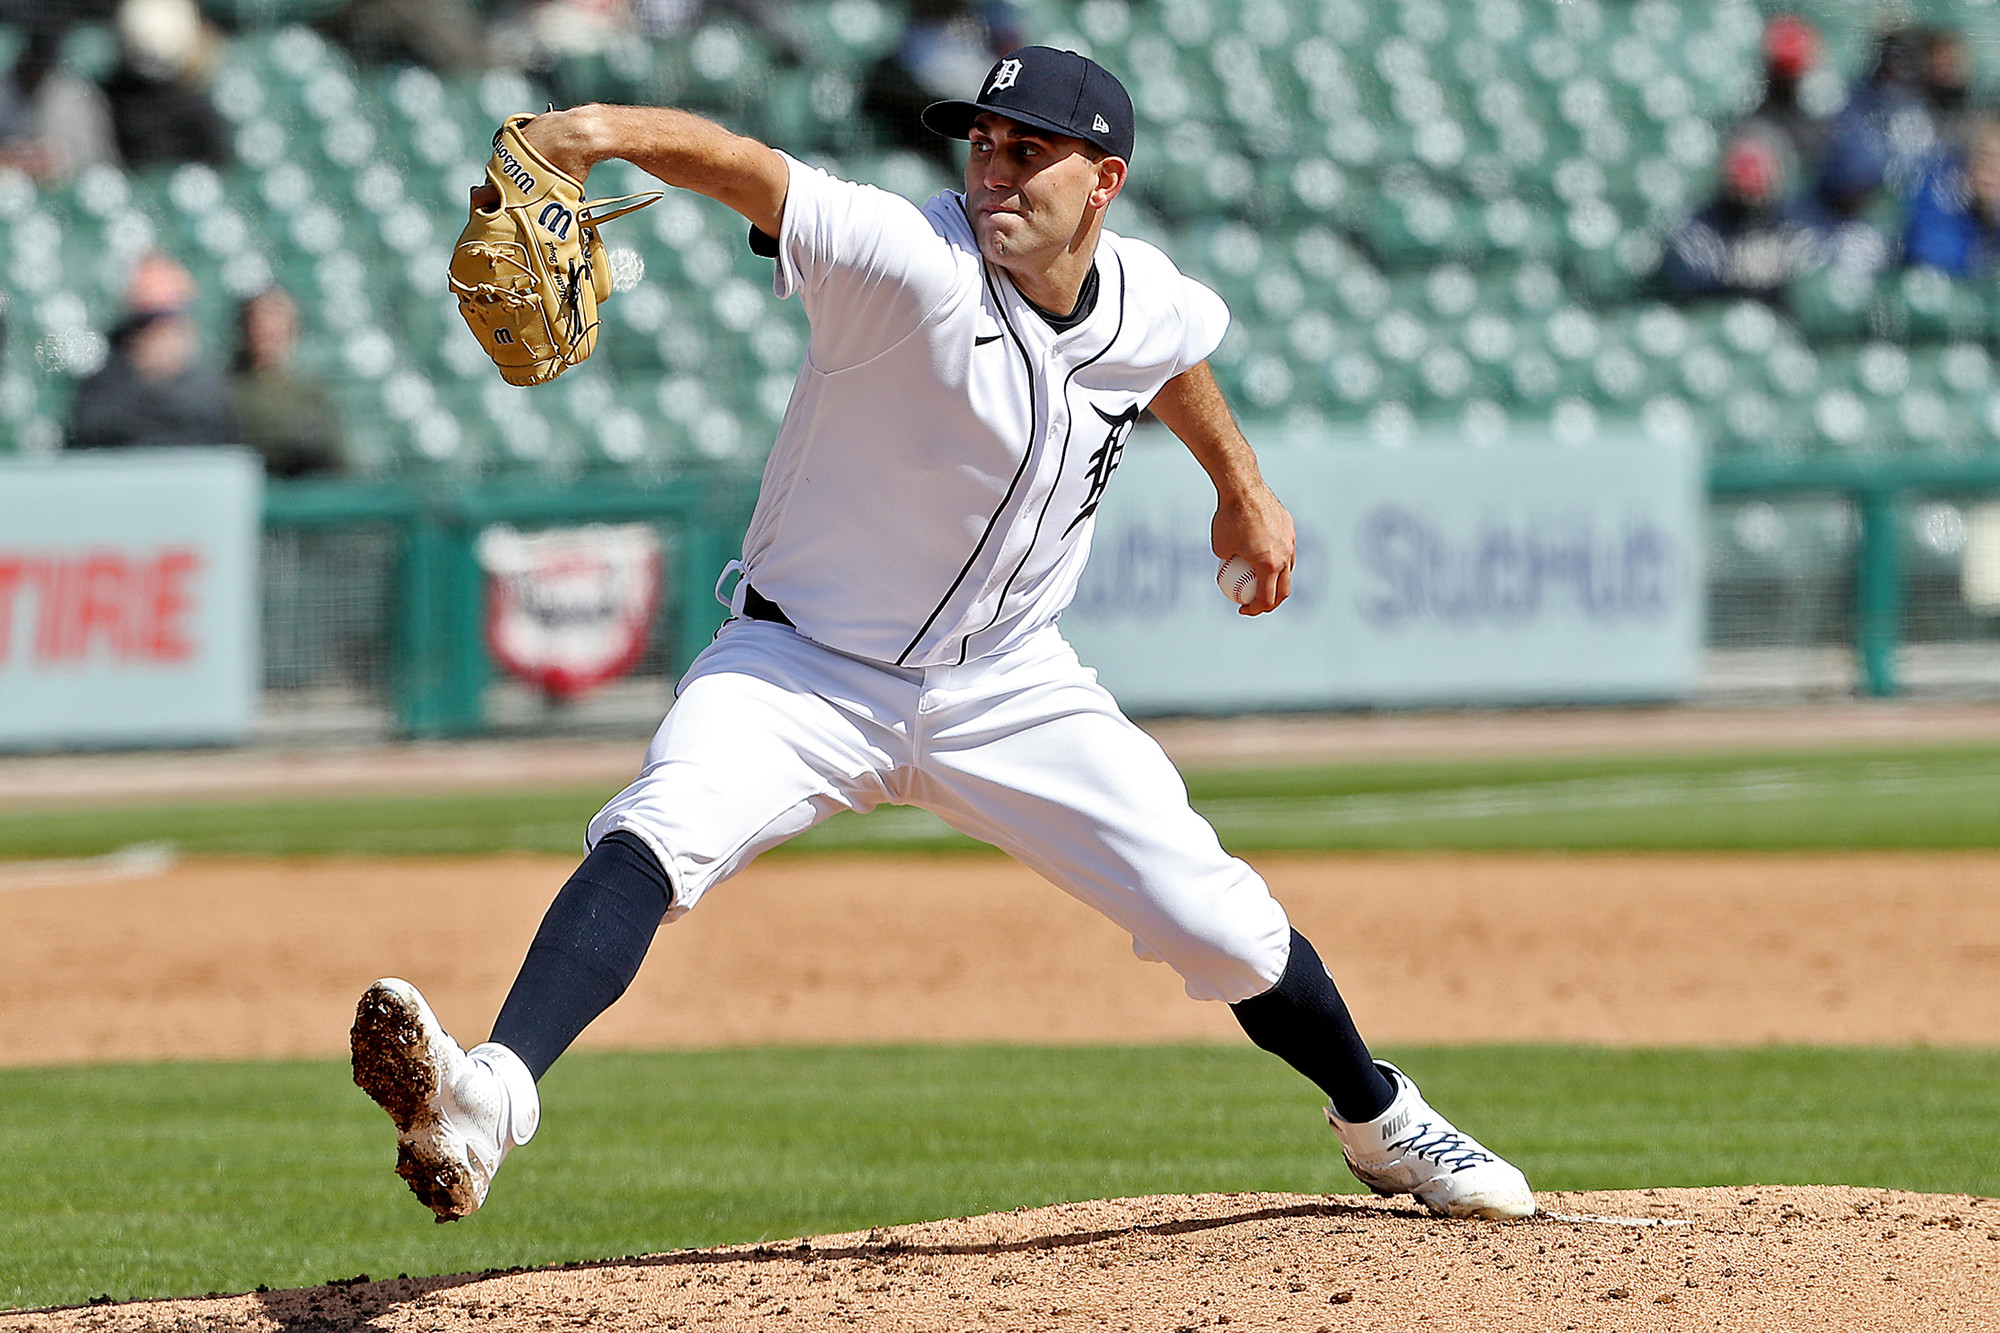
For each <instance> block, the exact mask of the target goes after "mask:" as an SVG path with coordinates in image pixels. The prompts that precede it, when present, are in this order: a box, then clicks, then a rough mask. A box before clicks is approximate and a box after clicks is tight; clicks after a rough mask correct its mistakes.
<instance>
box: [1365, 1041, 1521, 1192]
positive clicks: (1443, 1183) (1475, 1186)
mask: <svg viewBox="0 0 2000 1333" xmlns="http://www.w3.org/2000/svg"><path fill="white" fill-rule="evenodd" d="M1375 1063H1376V1066H1377V1067H1378V1068H1380V1069H1381V1071H1382V1073H1383V1075H1384V1076H1385V1077H1386V1078H1388V1080H1389V1082H1390V1083H1391V1084H1392V1085H1393V1086H1394V1087H1395V1089H1396V1098H1395V1100H1394V1101H1392V1102H1390V1103H1389V1106H1388V1109H1386V1110H1384V1111H1383V1112H1382V1114H1381V1115H1378V1116H1376V1117H1375V1118H1374V1119H1373V1120H1368V1121H1363V1122H1361V1123H1358V1124H1357V1123H1351V1122H1349V1121H1345V1120H1342V1119H1341V1118H1340V1117H1339V1116H1338V1115H1336V1114H1334V1111H1333V1108H1332V1107H1328V1108H1327V1111H1326V1118H1327V1121H1328V1123H1330V1124H1331V1125H1332V1126H1333V1132H1334V1133H1335V1134H1337V1135H1339V1137H1340V1147H1341V1151H1342V1152H1343V1153H1344V1154H1345V1155H1346V1157H1347V1167H1348V1169H1349V1170H1350V1171H1352V1172H1354V1177H1355V1179H1356V1180H1359V1181H1360V1182H1361V1183H1362V1184H1364V1185H1366V1186H1367V1187H1368V1188H1369V1189H1371V1190H1374V1191H1375V1192H1376V1193H1377V1194H1383V1195H1391V1194H1413V1195H1415V1196H1416V1198H1417V1202H1419V1203H1421V1204H1423V1206H1424V1207H1426V1208H1428V1209H1430V1211H1431V1212H1432V1213H1433V1214H1435V1215H1436V1216H1438V1217H1485V1218H1496V1219H1497V1218H1509V1217H1527V1216H1529V1215H1531V1214H1532V1213H1533V1212H1534V1211H1535V1195H1534V1192H1533V1191H1532V1190H1530V1189H1529V1188H1528V1178H1527V1177H1526V1176H1524V1175H1522V1174H1521V1173H1520V1171H1519V1170H1517V1169H1516V1168H1515V1167H1513V1166H1512V1165H1510V1164H1509V1163H1507V1162H1506V1161H1504V1160H1502V1159H1501V1158H1500V1157H1498V1156H1497V1155H1495V1154H1494V1153H1492V1152H1490V1151H1488V1150H1487V1149H1486V1148H1484V1147H1481V1146H1480V1144H1479V1142H1478V1141H1477V1140H1476V1139H1474V1138H1473V1137H1472V1136H1471V1135H1469V1134H1465V1133H1461V1132H1460V1131H1459V1130H1457V1129H1455V1128H1453V1126H1452V1123H1451V1122H1450V1121H1449V1120H1446V1119H1445V1118H1444V1117H1443V1116H1441V1115H1439V1114H1438V1113H1437V1112H1436V1111H1434V1110H1432V1109H1431V1108H1430V1106H1429V1105H1428V1104H1427V1103H1426V1102H1425V1101H1424V1098H1423V1094H1422V1093H1420V1092H1418V1091H1417V1085H1416V1084H1414V1083H1412V1082H1411V1081H1410V1079H1409V1076H1408V1075H1406V1074H1404V1073H1403V1071H1402V1070H1400V1069H1398V1068H1396V1067H1395V1066H1394V1065H1392V1064H1389V1063H1387V1062H1386V1061H1381V1060H1378V1061H1376V1062H1375Z"/></svg>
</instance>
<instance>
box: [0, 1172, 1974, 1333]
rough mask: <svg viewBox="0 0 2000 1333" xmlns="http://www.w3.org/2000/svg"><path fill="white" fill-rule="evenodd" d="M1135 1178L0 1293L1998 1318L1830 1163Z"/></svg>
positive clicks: (1276, 1313)
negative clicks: (496, 1246)
mask: <svg viewBox="0 0 2000 1333" xmlns="http://www.w3.org/2000/svg"><path fill="white" fill-rule="evenodd" d="M1540 1197H1541V1203H1542V1208H1543V1213H1542V1215H1541V1216H1539V1217H1536V1218H1532V1219H1529V1220H1527V1221H1522V1222H1508V1223H1495V1222H1441V1221H1437V1220H1434V1219H1432V1218H1430V1217H1427V1216H1425V1215H1424V1214H1423V1213H1422V1211H1421V1210H1420V1209H1418V1208H1416V1207H1414V1206H1412V1205H1411V1204H1410V1203H1409V1202H1408V1201H1407V1200H1378V1199H1373V1198H1367V1197H1354V1196H1346V1195H1334V1196H1307V1195H1298V1194H1203V1195H1196V1196H1193V1197H1187V1196H1164V1195H1156V1196H1152V1197H1148V1198H1142V1199H1114V1200H1108V1201H1099V1202H1092V1203H1072V1204H1060V1205H1057V1206H1054V1207H1049V1208H1032V1209H1023V1210H1020V1211H1017V1212H1012V1213H996V1214H990V1215H988V1216H985V1217H972V1218H962V1219H959V1220H956V1221H950V1222H924V1223H917V1224H914V1225H910V1226H898V1227H884V1228H880V1229H877V1230H874V1231H869V1232H865V1233H864V1232H856V1233H853V1234H850V1235H843V1236H818V1237H814V1238H812V1239H810V1240H795V1241H783V1242H779V1243H776V1244H766V1245H747V1246H732V1247H728V1248H723V1249H714V1250H681V1251H678V1252H675V1253H671V1254H659V1255H649V1256H646V1257H643V1258H634V1259H622V1260H616V1261H611V1262H605V1263H596V1264H583V1265H573V1266H570V1267H566V1268H559V1269H544V1270H537V1271H531V1272H514V1273H493V1274H486V1275H478V1276H463V1277H446V1278H424V1279H405V1280H398V1281H390V1282H369V1281H367V1280H365V1279H355V1280H353V1281H350V1282H345V1283H333V1284H329V1285H327V1286H324V1287H315V1288H311V1289H308V1290H303V1291H284V1292H269V1293H264V1294H259V1295H253V1296H235V1297H225V1298H217V1299H209V1300H198V1301H194V1300H190V1301H153V1302H141V1303H136V1304H132V1305H124V1306H98V1307H95V1308H89V1309H77V1310H60V1311H49V1312H42V1313H37V1314H16V1315H12V1316H0V1328H4V1329H6V1330H9V1333H12V1331H13V1330H17V1329H18V1330H25V1329H34V1330H38V1331H43V1330H45V1331H46V1333H57V1331H58V1330H83V1329H89V1330H92V1331H93V1333H98V1331H107V1330H141V1329H143V1330H149V1331H151V1330H181V1329H187V1330H193V1329H203V1330H210V1329H232V1330H233V1329H244V1330H248V1329H255V1330H259V1331H260V1333H261V1331H263V1330H280V1329H285V1330H296V1329H350V1328H361V1327H365V1328H368V1329H381V1330H392V1329H409V1330H425V1331H426V1333H461V1331H465V1330H480V1331H481V1333H514V1331H515V1330H519V1331H521V1333H540V1331H541V1330H547V1329H586V1328H587V1329H603V1330H623V1329H633V1330H638V1329H645V1330H656V1329H702V1328H712V1329H740V1328H750V1327H755V1328H757V1329H759V1330H771V1331H772V1333H779V1331H780V1330H800V1331H801V1333H803V1331H805V1330H813V1331H814V1333H820V1331H821V1330H826V1329H841V1328H861V1329H895V1330H905V1329H907V1330H917V1329H930V1330H940V1331H941V1333H942V1331H946V1330H950V1331H954V1333H955V1331H956V1330H965V1329H1019V1330H1030V1329H1032V1330H1070V1329H1077V1330H1082V1329H1090V1330H1099V1329H1112V1330H1117V1329H1135V1330H1194V1329H1204V1330H1205V1329H1220V1328H1229V1327H1234V1328H1253V1329H1286V1330H1294V1329H1295V1330H1303V1333H1317V1331H1318V1330H1326V1331H1327V1333H1337V1331H1338V1330H1345V1329H1371V1328H1376V1329H1396V1330H1412V1329H1418V1328H1422V1329H1426V1330H1432V1331H1433V1333H1445V1331H1446V1330H1464V1331H1465V1333H1492V1331H1493V1330H1516V1329H1519V1330H1537V1333H1539V1331H1540V1330H1548V1329H1556V1330H1570V1329H1578V1330H1595V1329H1606V1330H1609V1329H1619V1330H1627V1331H1630V1330H1646V1329H1676V1330H1684V1329H1715V1328H1721V1329H1726V1330H1729V1333H1746V1331H1747V1330H1761V1329H1768V1330H1773V1331H1774V1333H1776V1331H1778V1330H1783V1331H1784V1333H1796V1331H1797V1330H1802V1329H1827V1330H1840V1333H1868V1331H1869V1330H1878V1329H1880V1330H1889V1329H1895V1330H1908V1329H1938V1330H1945V1329H1953V1330H1958V1329H1971V1328H2000V1202H1996V1201H1995V1200H1992V1199H1979V1198H1972V1197H1970V1196H1966V1195H1935V1194H1907V1193H1900V1192H1897V1191H1892V1190H1868V1189H1851V1188H1846V1187H1834V1186H1813V1187H1800V1186H1783V1187H1777V1186H1772V1187H1763V1186H1754V1187H1748V1188H1740V1189H1726V1190H1725V1189H1701V1190H1693V1189H1659V1190H1643V1191H1633V1192H1622V1193H1608V1192H1606V1193H1588V1194H1544V1195H1542V1196H1540Z"/></svg>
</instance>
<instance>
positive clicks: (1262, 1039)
mask: <svg viewBox="0 0 2000 1333" xmlns="http://www.w3.org/2000/svg"><path fill="white" fill-rule="evenodd" d="M1229 1009H1230V1012H1232V1013H1234V1014H1235V1015H1236V1021H1237V1022H1238V1023H1241V1024H1242V1025H1243V1030H1244V1032H1246V1033H1248V1034H1249V1036H1250V1040H1251V1041H1253V1042H1255V1043H1257V1045H1259V1046H1261V1047H1263V1048H1264V1049H1265V1050H1267V1051H1269V1052H1270V1053H1271V1054H1273V1055H1275V1056H1277V1057H1278V1058H1279V1059H1281V1060H1283V1061H1284V1062H1285V1063H1286V1064H1288V1065H1290V1066H1291V1067H1292V1068H1294V1069H1296V1070H1298V1071H1299V1072H1300V1073H1301V1074H1304V1075H1305V1076H1306V1077H1307V1078H1309V1079H1311V1080H1312V1081H1313V1082H1315V1083H1317V1084H1318V1085H1319V1086H1320V1088H1321V1089H1322V1090H1324V1091H1325V1093H1326V1095H1327V1098H1328V1100H1330V1101H1331V1102H1332V1103H1333V1109H1334V1113H1335V1114H1337V1115H1338V1116H1339V1117H1340V1118H1341V1119H1342V1120H1345V1121H1348V1122H1350V1123H1355V1122H1360V1121H1366V1120H1373V1119H1374V1118H1375V1117H1376V1116H1378V1115H1381V1114H1382V1112H1384V1111H1386V1110H1387V1109H1388V1108H1389V1103H1390V1102H1392V1101H1394V1100H1395V1099H1396V1089H1395V1088H1394V1087H1393V1086H1392V1085H1391V1084H1390V1082H1389V1080H1388V1078H1387V1077H1386V1076H1384V1075H1383V1073H1382V1071H1381V1070H1380V1069H1377V1068H1376V1067H1375V1059H1374V1057H1373V1056H1371V1055H1369V1054H1368V1046H1367V1043H1365V1042H1363V1041H1362V1040H1361V1034H1360V1033H1359V1032H1357V1031H1355V1030H1354V1019H1353V1018H1352V1017H1351V1016H1350V1015H1349V1014H1348V1012H1347V1002H1346V1001H1344V1000H1342V999H1341V998H1340V992H1339V990H1337V989H1336V988H1335V987H1334V984H1333V978H1332V977H1331V976H1328V975H1327V971H1326V964H1324V963H1322V962H1320V960H1319V955H1318V954H1317V953H1315V952H1314V951H1313V947H1312V945H1311V944H1310V943H1308V942H1307V940H1306V937H1305V936H1303V935H1301V934H1299V932H1298V931H1296V930H1294V931H1293V932H1292V956H1291V958H1290V959H1289V960H1288V961H1287V962H1286V963H1285V975H1284V976H1282V977H1280V978H1278V984H1277V985H1275V986H1273V987H1271V989H1269V990H1267V991H1265V992H1264V993H1263V994H1262V995H1254V996H1252V997H1251V998H1249V999H1247V1000H1240V1001H1238V1002H1237V1003H1235V1004H1232V1005H1230V1006H1229Z"/></svg>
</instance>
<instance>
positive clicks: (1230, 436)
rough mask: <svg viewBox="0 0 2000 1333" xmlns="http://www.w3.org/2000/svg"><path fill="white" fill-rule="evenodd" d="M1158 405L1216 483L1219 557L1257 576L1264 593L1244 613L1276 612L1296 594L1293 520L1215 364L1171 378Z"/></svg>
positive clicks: (1213, 531)
mask: <svg viewBox="0 0 2000 1333" xmlns="http://www.w3.org/2000/svg"><path fill="white" fill-rule="evenodd" d="M1151 407H1152V412H1153V415H1154V416H1156V417H1158V418H1159V419H1160V420H1161V421H1162V422H1164V423H1165V424H1166V427H1167V429H1168V430H1170V431H1172V432H1173V433H1174V434H1175V435H1177V436H1179V437H1180V441H1181V443H1182V444H1185V445H1186V446H1187V447H1188V452H1189V453H1191V454H1193V455H1194V456H1195V461H1196V462H1198V463H1200V464H1201V466H1202V470H1203V471H1205V472H1207V473H1208V479H1209V480H1210V481H1212V482H1214V483H1215V521H1214V523H1212V524H1211V525H1210V529H1209V535H1210V537H1211V538H1212V539H1213V542H1214V546H1215V555H1216V558H1217V559H1218V560H1227V559H1229V557H1230V556H1233V555H1240V556H1242V557H1243V558H1244V559H1245V560H1247V561H1249V562H1250V567H1251V568H1252V569H1254V570H1256V571H1257V593H1256V595H1255V596H1254V597H1252V598H1251V599H1250V600H1249V601H1248V602H1246V603H1244V604H1243V606H1242V608H1241V611H1240V614H1242V615H1246V616H1257V615H1262V614H1263V613H1264V612H1266V611H1274V610H1276V609H1277V608H1278V605H1279V603H1281V602H1283V601H1284V600H1285V599H1286V598H1287V597H1290V596H1291V595H1292V562H1293V560H1294V559H1295V558H1296V556H1297V553H1298V539H1297V536H1296V535H1295V534H1294V532H1293V530H1292V516H1291V514H1290V513H1289V512H1287V510H1286V509H1285V506H1284V505H1282V504H1280V503H1279V502H1278V497H1277V496H1276V495H1274V494H1272V492H1271V488H1270V486H1268V485H1267V484H1266V483H1265V481H1264V474H1263V472H1262V470H1261V469H1259V468H1258V466H1257V454H1256V451H1254V450H1253V449H1251V447H1250V441H1248V440H1246V439H1244V438H1243V432H1242V430H1240V429H1239V428H1238V427H1237V425H1236V418H1235V416H1234V415H1232V414H1231V412H1230V411H1229V404H1228V403H1227V402H1225V401H1224V400H1223V397H1222V386H1221V385H1219V384H1217V383H1216V382H1215V373H1214V372H1213V371H1211V370H1210V369H1209V368H1208V362H1206V361H1203V362H1201V363H1200V364H1199V365H1196V366H1194V367H1193V368H1192V369H1189V370H1186V371H1183V372H1182V373H1181V374H1179V375H1176V376H1175V377H1174V378H1172V379H1170V380H1168V381H1167V382H1166V385H1165V387H1163V388H1162V389H1161V390H1160V392H1159V395H1158V396H1157V397H1155V398H1154V399H1153V401H1152V404H1151Z"/></svg>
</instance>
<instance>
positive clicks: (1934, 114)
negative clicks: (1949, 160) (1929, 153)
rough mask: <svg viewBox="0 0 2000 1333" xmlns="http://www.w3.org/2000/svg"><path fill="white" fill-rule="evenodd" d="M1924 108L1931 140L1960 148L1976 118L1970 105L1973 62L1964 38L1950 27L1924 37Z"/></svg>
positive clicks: (1922, 76) (1938, 29) (1922, 81)
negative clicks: (1928, 117)
mask: <svg viewBox="0 0 2000 1333" xmlns="http://www.w3.org/2000/svg"><path fill="white" fill-rule="evenodd" d="M1920 81H1921V83H1920V86H1921V87H1922V90H1923V95H1924V105H1925V107H1926V108H1927V109H1928V110H1929V111H1930V117H1931V132H1932V136H1933V138H1934V139H1935V140H1936V141H1937V142H1939V143H1943V144H1952V145H1958V146H1963V145H1965V144H1966V142H1967V138H1966V136H1967V133H1968V131H1969V130H1970V128H1971V125H1972V121H1973V119H1974V116H1975V110H1974V107H1973V104H1972V61H1971V57H1970V56H1968V55H1967V54H1966V50H1965V38H1964V37H1963V36H1962V35H1961V34H1960V33H1958V32H1956V31H1954V30H1953V29H1950V28H1934V29H1932V30H1931V31H1929V32H1927V33H1925V34H1924V59H1923V70H1922V74H1921V76H1920Z"/></svg>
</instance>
